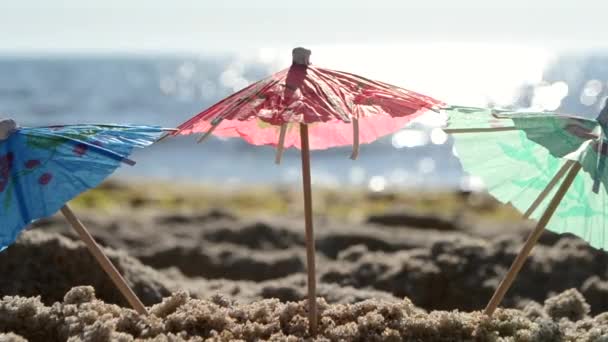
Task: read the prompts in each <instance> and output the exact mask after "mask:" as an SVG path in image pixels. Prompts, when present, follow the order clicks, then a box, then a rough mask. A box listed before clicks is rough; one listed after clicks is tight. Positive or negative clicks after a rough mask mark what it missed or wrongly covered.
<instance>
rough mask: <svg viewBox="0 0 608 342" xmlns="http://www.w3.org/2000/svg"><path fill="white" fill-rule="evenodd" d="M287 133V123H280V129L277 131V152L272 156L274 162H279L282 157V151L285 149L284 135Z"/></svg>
mask: <svg viewBox="0 0 608 342" xmlns="http://www.w3.org/2000/svg"><path fill="white" fill-rule="evenodd" d="M286 134H287V124H286V123H284V124H282V125H281V129H280V131H279V141H278V143H277V154H276V156H275V158H274V162H275V164H277V165H278V164H281V159H282V158H283V151H284V150H285V135H286Z"/></svg>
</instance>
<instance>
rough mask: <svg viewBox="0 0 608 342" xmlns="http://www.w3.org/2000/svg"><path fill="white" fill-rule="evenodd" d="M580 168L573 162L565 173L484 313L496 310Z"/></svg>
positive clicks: (579, 165) (488, 313)
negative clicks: (562, 180)
mask: <svg viewBox="0 0 608 342" xmlns="http://www.w3.org/2000/svg"><path fill="white" fill-rule="evenodd" d="M580 169H581V164H579V163H575V164H574V165H573V166H572V167H571V168H570V171H568V174H567V175H566V178H565V179H564V182H563V183H562V185H560V187H559V188H558V189H557V192H556V193H555V196H553V198H552V199H551V202H549V205H548V206H547V209H546V210H545V212H544V213H543V216H542V217H541V218H540V220H539V221H538V224H537V225H536V228H535V229H534V230H533V231H532V233H530V235H529V236H528V239H527V240H526V243H525V244H524V246H523V247H522V249H521V250H520V251H519V254H518V255H517V257H516V258H515V260H514V261H513V264H512V265H511V267H510V268H509V271H508V272H507V274H506V275H505V277H504V278H503V280H502V281H501V282H500V284H499V285H498V288H497V289H496V291H495V292H494V295H493V296H492V299H490V302H489V303H488V305H487V306H486V309H485V311H484V314H485V315H488V316H492V315H493V314H494V311H496V308H497V307H498V305H499V304H500V302H502V299H503V298H504V296H505V294H506V293H507V291H508V290H509V288H510V287H511V285H512V284H513V281H514V280H515V278H516V277H517V274H518V273H519V271H520V270H521V268H522V266H523V265H524V263H525V261H526V258H527V257H528V255H529V254H530V252H531V251H532V248H534V245H536V242H537V241H538V239H539V238H540V236H541V234H542V233H543V230H544V229H545V227H546V226H547V224H548V223H549V220H550V219H551V217H552V216H553V214H554V213H555V210H557V207H558V206H559V204H560V202H561V200H562V199H563V198H564V195H566V192H567V191H568V189H569V188H570V185H572V182H573V181H574V178H575V177H576V175H577V174H578V172H579V170H580Z"/></svg>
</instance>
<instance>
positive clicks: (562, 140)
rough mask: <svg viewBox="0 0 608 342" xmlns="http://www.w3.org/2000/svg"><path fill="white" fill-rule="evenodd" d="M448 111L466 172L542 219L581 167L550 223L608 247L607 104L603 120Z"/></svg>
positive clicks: (555, 229)
mask: <svg viewBox="0 0 608 342" xmlns="http://www.w3.org/2000/svg"><path fill="white" fill-rule="evenodd" d="M445 112H446V113H447V115H448V124H447V127H446V132H448V133H452V134H453V138H454V147H455V152H456V154H457V157H458V158H459V159H460V161H461V162H462V165H463V168H464V170H465V171H466V172H468V173H470V174H471V175H473V176H476V177H480V178H481V179H482V181H483V183H484V184H485V186H486V187H487V189H488V190H489V192H490V193H491V194H492V195H493V196H494V197H496V198H497V199H498V200H500V201H501V202H503V203H510V204H512V205H513V206H514V207H515V208H517V209H518V210H519V211H521V212H522V213H524V212H525V214H526V216H528V217H530V218H532V219H536V220H539V219H540V218H541V216H542V215H543V213H544V211H545V209H546V208H547V206H548V204H549V202H550V200H551V198H553V197H554V195H555V194H556V192H557V188H558V185H559V184H560V182H561V181H562V179H561V178H562V177H563V176H564V174H565V173H566V171H567V169H568V168H569V167H580V169H581V171H580V172H578V173H577V174H576V176H575V178H574V179H573V181H572V184H571V185H570V186H569V188H568V190H567V191H566V192H565V194H564V196H563V198H562V199H561V201H560V202H559V205H558V206H557V208H556V209H555V212H554V213H553V215H552V216H551V218H550V219H549V221H548V224H547V226H546V228H547V229H549V230H551V231H553V232H555V233H558V234H561V233H571V234H574V235H576V236H579V237H581V238H583V239H584V240H586V241H587V242H589V243H590V244H591V245H592V246H594V247H596V248H602V249H605V250H606V249H608V220H606V215H607V214H608V168H607V167H606V155H607V154H608V145H607V143H606V135H605V133H606V126H605V123H606V119H608V113H607V111H606V109H604V110H603V111H602V113H601V114H600V116H599V117H598V118H597V119H588V118H584V117H580V116H570V115H561V114H556V113H551V112H538V113H533V112H507V111H496V110H491V109H484V108H471V107H449V108H447V109H446V111H445ZM579 165H580V166H579Z"/></svg>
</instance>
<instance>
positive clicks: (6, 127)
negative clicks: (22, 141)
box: [0, 119, 17, 140]
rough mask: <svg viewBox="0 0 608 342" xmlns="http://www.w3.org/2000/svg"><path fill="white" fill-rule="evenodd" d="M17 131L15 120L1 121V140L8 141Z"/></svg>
mask: <svg viewBox="0 0 608 342" xmlns="http://www.w3.org/2000/svg"><path fill="white" fill-rule="evenodd" d="M16 130H17V123H16V122H15V120H13V119H0V140H6V139H8V137H10V136H11V134H13V133H15V131H16Z"/></svg>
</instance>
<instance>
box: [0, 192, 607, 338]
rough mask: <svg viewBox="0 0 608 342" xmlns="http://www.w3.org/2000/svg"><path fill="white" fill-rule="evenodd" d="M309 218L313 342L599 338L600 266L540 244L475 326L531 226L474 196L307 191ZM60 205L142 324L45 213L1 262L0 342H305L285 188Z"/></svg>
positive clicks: (135, 195) (568, 240)
mask: <svg viewBox="0 0 608 342" xmlns="http://www.w3.org/2000/svg"><path fill="white" fill-rule="evenodd" d="M315 206H317V207H318V209H319V210H318V211H317V213H318V215H317V216H316V217H315V221H316V222H315V223H316V227H315V229H316V243H317V252H318V254H317V265H318V266H317V270H318V279H319V289H318V296H319V299H318V302H319V310H320V317H321V319H320V328H319V329H320V334H319V335H318V336H317V340H320V341H321V340H331V341H339V340H358V341H370V340H403V339H405V340H425V341H467V340H479V341H540V340H542V341H553V340H555V341H561V340H571V341H596V340H600V339H599V338H600V336H606V334H608V319H607V318H606V315H605V314H604V313H603V312H605V311H606V310H608V300H606V298H608V296H607V295H608V282H607V281H606V279H607V274H606V267H605V265H606V262H607V261H608V257H607V256H606V254H605V253H603V252H602V251H598V250H595V249H593V248H591V247H589V246H588V245H587V244H585V243H584V242H583V241H581V240H579V239H577V238H574V237H571V236H558V235H555V234H553V233H549V232H547V233H545V234H544V235H543V237H542V238H541V241H540V244H539V245H538V246H537V247H536V248H535V249H534V252H533V254H532V256H531V258H530V259H529V261H528V262H527V263H526V265H525V267H524V269H523V270H522V273H521V274H520V276H519V277H518V279H517V281H516V283H515V285H514V286H513V288H512V289H511V290H510V291H509V293H508V294H507V297H506V299H505V301H504V303H503V304H504V306H505V307H506V308H508V309H505V310H500V311H499V312H498V313H497V314H496V315H494V317H493V318H491V319H490V318H487V317H484V316H483V315H481V312H480V311H479V310H481V309H483V307H484V305H485V304H486V302H487V301H488V299H489V298H490V296H491V295H492V293H493V290H494V288H495V287H496V286H497V284H498V282H499V281H500V279H501V277H502V276H503V275H504V273H505V272H506V270H507V268H508V267H509V265H510V262H511V261H512V260H513V258H514V256H515V254H516V253H517V251H518V248H519V246H520V245H521V243H522V241H523V239H524V238H525V236H526V234H527V232H528V231H529V230H530V229H531V227H532V226H533V224H532V223H531V222H526V221H522V220H521V219H519V218H518V215H517V213H516V212H515V211H514V210H512V209H510V208H508V207H505V206H502V205H499V204H498V203H496V202H495V201H494V200H493V199H492V198H490V197H488V196H486V195H481V194H470V193H418V192H413V191H411V192H405V191H403V192H395V193H382V194H379V193H367V192H357V191H352V192H351V193H347V192H344V191H336V190H320V191H316V194H315ZM74 207H75V210H76V211H77V213H78V215H79V216H80V217H81V219H82V220H83V222H84V223H85V224H86V225H87V227H88V228H89V229H90V230H91V231H92V233H93V235H94V236H95V238H96V239H97V241H98V242H99V243H100V244H101V245H102V246H104V248H105V250H106V252H107V254H108V255H109V257H110V259H111V260H112V261H113V262H114V263H115V264H116V265H117V267H118V268H119V270H120V271H121V272H122V273H123V274H124V276H125V278H126V279H127V280H128V282H129V283H130V284H131V285H132V286H133V288H134V290H135V292H136V293H137V294H138V296H140V298H141V299H142V301H143V302H144V303H145V304H146V305H147V306H149V307H150V312H151V316H150V317H138V315H137V314H135V312H134V311H133V310H130V309H128V308H127V305H126V303H125V302H124V300H123V299H122V297H121V295H120V293H119V292H118V291H117V290H116V289H115V288H114V287H113V286H112V283H111V282H110V280H109V279H108V278H107V276H106V275H105V274H104V273H103V272H102V271H101V269H99V268H98V267H97V265H96V263H95V261H94V259H93V258H92V257H91V256H90V255H89V252H88V251H87V249H86V248H85V246H84V244H83V243H82V242H80V241H79V240H78V239H77V237H76V235H75V233H74V232H72V231H71V230H70V229H69V227H68V226H67V225H66V224H65V222H64V221H63V218H62V217H59V216H56V217H52V218H49V219H45V220H42V221H40V222H38V223H37V224H36V225H35V227H34V228H33V229H31V230H29V231H27V232H26V233H24V234H22V236H21V238H20V239H19V241H18V242H17V243H16V244H14V245H13V246H11V247H10V248H8V249H7V250H6V251H5V252H3V253H2V254H0V273H2V274H4V275H5V276H3V277H2V278H0V295H1V296H3V298H2V300H1V301H0V332H5V333H7V334H5V335H0V336H1V337H0V341H5V340H6V341H12V340H14V341H18V340H19V338H18V337H16V336H21V337H23V338H26V339H28V340H31V341H55V340H57V341H65V340H67V339H70V338H72V339H73V340H85V341H106V340H121V341H131V340H146V339H150V340H155V341H178V340H206V339H210V340H234V339H241V340H247V341H251V340H256V339H262V340H290V339H291V340H299V339H302V338H307V337H309V336H308V335H307V320H306V309H305V308H306V305H305V302H304V301H303V300H304V299H305V296H306V278H305V273H304V271H305V252H304V228H303V222H302V221H303V220H302V219H301V212H300V210H299V209H298V208H299V207H300V203H299V193H298V191H297V190H293V189H270V188H258V189H256V188H251V189H244V190H235V189H232V190H230V189H229V190H226V189H221V188H209V187H207V188H203V187H196V186H186V185H184V186H183V187H182V186H168V185H159V184H156V185H154V186H153V185H151V184H130V185H129V184H124V183H106V184H105V185H104V186H102V187H101V188H100V189H98V190H94V191H91V192H89V193H87V194H85V195H84V196H82V197H80V198H79V199H77V200H76V201H75V203H74ZM8 333H12V335H11V334H8Z"/></svg>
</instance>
